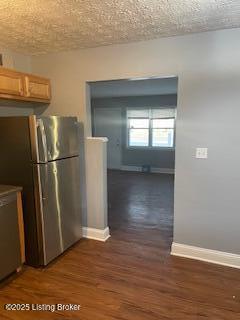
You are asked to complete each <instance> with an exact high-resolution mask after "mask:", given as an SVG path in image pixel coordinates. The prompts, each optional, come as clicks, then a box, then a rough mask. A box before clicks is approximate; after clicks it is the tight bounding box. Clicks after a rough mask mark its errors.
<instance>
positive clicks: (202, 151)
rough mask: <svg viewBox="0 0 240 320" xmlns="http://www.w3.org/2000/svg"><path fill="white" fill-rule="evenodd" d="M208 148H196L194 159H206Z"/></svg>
mask: <svg viewBox="0 0 240 320" xmlns="http://www.w3.org/2000/svg"><path fill="white" fill-rule="evenodd" d="M207 157H208V148H196V158H197V159H207Z"/></svg>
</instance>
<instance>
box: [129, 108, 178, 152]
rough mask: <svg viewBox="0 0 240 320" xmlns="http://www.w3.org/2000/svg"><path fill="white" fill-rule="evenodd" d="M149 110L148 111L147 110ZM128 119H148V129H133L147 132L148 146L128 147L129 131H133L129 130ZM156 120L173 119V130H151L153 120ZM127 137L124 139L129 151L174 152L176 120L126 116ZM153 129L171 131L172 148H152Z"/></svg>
mask: <svg viewBox="0 0 240 320" xmlns="http://www.w3.org/2000/svg"><path fill="white" fill-rule="evenodd" d="M161 109H165V108H161ZM149 110H150V109H149ZM130 119H148V121H149V127H148V128H134V129H136V130H137V129H145V130H146V129H148V131H149V135H148V146H130V145H129V142H130V130H131V129H133V128H130ZM156 119H173V120H174V126H173V128H153V120H156ZM126 127H127V128H126V129H127V135H126V138H127V143H126V146H127V149H129V150H136V149H137V150H158V151H159V150H162V151H163V150H165V151H175V143H176V118H175V117H174V118H173V117H164V118H152V117H150V116H149V117H148V118H146V117H128V116H127V126H126ZM153 129H173V146H172V147H164V146H161V147H160V146H156V147H154V146H153V145H152V135H153V134H152V133H153Z"/></svg>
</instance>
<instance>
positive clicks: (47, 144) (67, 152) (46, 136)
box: [30, 116, 79, 163]
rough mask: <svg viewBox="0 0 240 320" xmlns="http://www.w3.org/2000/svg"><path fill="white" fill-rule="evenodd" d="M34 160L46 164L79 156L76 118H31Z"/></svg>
mask: <svg viewBox="0 0 240 320" xmlns="http://www.w3.org/2000/svg"><path fill="white" fill-rule="evenodd" d="M30 134H31V144H32V154H33V157H32V160H33V161H34V162H37V163H46V162H48V161H54V160H57V159H63V158H68V157H73V156H77V155H78V154H79V134H78V121H77V118H76V117H57V116H50V117H40V118H36V117H35V116H31V117H30Z"/></svg>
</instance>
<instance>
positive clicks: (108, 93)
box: [90, 77, 177, 98]
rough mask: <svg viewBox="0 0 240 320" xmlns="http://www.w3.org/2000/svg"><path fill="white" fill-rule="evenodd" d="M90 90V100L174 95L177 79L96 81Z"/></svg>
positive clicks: (92, 83)
mask: <svg viewBox="0 0 240 320" xmlns="http://www.w3.org/2000/svg"><path fill="white" fill-rule="evenodd" d="M90 88H91V97H92V98H109V97H130V96H152V95H162V94H176V93H177V78H176V77H171V78H160V79H144V80H112V81H97V82H91V83H90Z"/></svg>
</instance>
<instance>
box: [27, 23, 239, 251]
mask: <svg viewBox="0 0 240 320" xmlns="http://www.w3.org/2000/svg"><path fill="white" fill-rule="evenodd" d="M239 39H240V29H231V30H220V31H214V32H205V33H201V34H191V35H186V36H179V37H171V38H162V39H156V40H151V41H143V42H139V43H131V44H123V45H114V46H106V47H101V48H93V49H86V50H75V51H69V52H64V53H57V54H49V55H45V56H40V57H34V58H33V71H34V72H36V73H39V74H42V75H44V76H48V77H50V78H51V80H52V83H53V89H54V90H53V99H52V103H51V106H50V108H49V109H48V110H47V113H52V114H53V113H55V114H77V115H78V116H79V119H82V120H83V121H84V125H85V132H86V135H90V134H91V130H90V127H91V126H90V123H91V122H90V120H91V118H90V117H89V115H90V111H89V109H88V103H87V102H86V101H87V96H86V81H98V80H111V79H127V78H134V77H149V76H152V75H157V76H161V75H162V76H168V75H174V74H175V75H178V104H177V108H178V109H177V137H176V138H177V141H176V162H175V172H176V173H175V195H174V197H175V208H174V241H175V242H178V243H183V244H187V245H193V246H194V245H195V246H199V247H205V248H208V249H213V250H221V251H225V252H232V253H235V254H240V232H239V226H240V214H239V212H240V197H239V190H240V171H239V163H240V151H239V145H240V133H239V118H240V107H239V102H240V59H239V56H240V41H239ZM200 146H202V147H208V148H209V150H208V151H209V157H208V159H207V160H198V159H196V158H195V157H194V154H195V148H196V147H200ZM98 214H99V213H98V212H96V217H97V216H98Z"/></svg>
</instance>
